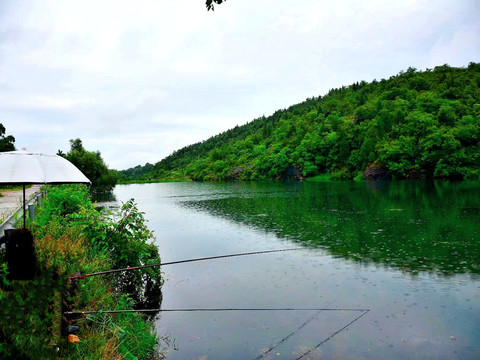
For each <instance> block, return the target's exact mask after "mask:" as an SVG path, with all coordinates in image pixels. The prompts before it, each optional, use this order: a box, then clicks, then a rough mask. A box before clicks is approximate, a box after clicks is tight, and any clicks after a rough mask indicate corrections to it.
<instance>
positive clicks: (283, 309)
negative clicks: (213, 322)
mask: <svg viewBox="0 0 480 360" xmlns="http://www.w3.org/2000/svg"><path fill="white" fill-rule="evenodd" d="M209 311H211V312H213V311H352V312H353V311H355V312H368V311H370V309H349V308H197V309H126V310H92V311H65V312H64V313H63V314H64V315H71V316H78V315H93V314H124V313H148V312H209ZM349 325H350V324H349ZM347 326H348V325H347Z"/></svg>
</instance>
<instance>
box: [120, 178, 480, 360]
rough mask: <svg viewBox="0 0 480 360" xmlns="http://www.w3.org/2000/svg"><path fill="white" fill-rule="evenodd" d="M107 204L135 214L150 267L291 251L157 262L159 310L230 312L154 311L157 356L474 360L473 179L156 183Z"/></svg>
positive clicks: (477, 237)
mask: <svg viewBox="0 0 480 360" xmlns="http://www.w3.org/2000/svg"><path fill="white" fill-rule="evenodd" d="M115 196H116V198H117V200H118V201H122V202H125V201H127V200H128V199H130V198H134V199H135V200H136V202H137V204H138V207H139V209H140V210H141V211H143V212H145V216H146V218H147V219H148V220H149V227H150V228H151V229H152V230H154V231H155V235H156V243H157V245H158V247H159V249H160V254H161V256H162V261H163V262H170V261H176V260H183V259H189V258H197V257H208V256H216V255H225V254H234V253H242V252H252V251H263V250H272V249H291V248H300V249H301V250H295V251H286V252H277V253H269V254H259V255H251V256H241V257H232V258H225V259H218V260H210V261H201V262H191V263H185V264H178V265H170V266H163V267H162V271H163V273H164V276H165V284H164V286H163V289H162V291H163V302H162V308H163V309H206V308H208V309H243V310H235V311H226V310H223V311H194V312H162V313H161V314H160V315H159V319H158V321H157V330H158V333H159V334H160V335H165V334H167V335H168V336H169V337H170V338H171V339H172V342H173V340H174V345H173V344H171V347H170V349H169V352H168V356H167V359H169V360H176V359H182V360H185V359H197V360H200V359H202V360H205V359H208V360H216V359H220V360H227V359H242V360H243V359H479V358H480V226H479V224H480V183H478V182H477V183H468V182H457V183H448V182H409V181H402V182H371V183H370V182H358V183H357V182H320V183H280V182H273V183H160V184H143V185H119V186H117V187H116V189H115ZM287 308H288V309H290V310H280V309H287ZM248 309H265V310H257V311H253V310H248ZM266 309H279V310H266ZM307 309H311V310H307ZM321 309H323V310H321Z"/></svg>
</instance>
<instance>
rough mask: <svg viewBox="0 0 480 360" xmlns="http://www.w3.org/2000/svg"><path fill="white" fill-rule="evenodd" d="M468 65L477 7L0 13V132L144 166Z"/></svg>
mask: <svg viewBox="0 0 480 360" xmlns="http://www.w3.org/2000/svg"><path fill="white" fill-rule="evenodd" d="M470 62H480V1H479V0H395V1H390V0H388V1H387V0H384V1H380V0H369V1H365V0H335V1H331V0H227V1H226V2H224V3H223V4H221V5H217V6H216V7H215V11H213V12H212V11H207V10H206V8H205V1H204V0H175V1H172V0H152V1H148V0H135V1H132V0H115V1H109V0H102V1H98V0H94V1H90V0H82V1H78V0H75V1H70V0H58V1H49V0H42V1H35V0H25V1H23V0H0V123H2V124H3V125H4V126H5V128H6V134H7V135H13V136H14V137H15V139H16V141H15V146H16V147H17V149H22V148H26V149H27V150H29V151H35V152H44V153H49V154H50V153H51V154H55V153H56V152H57V151H58V150H62V151H63V152H68V150H69V149H70V145H69V140H70V139H75V138H80V139H81V140H82V141H83V144H84V147H85V148H86V149H87V150H89V151H100V153H101V154H102V157H103V158H104V160H105V162H106V164H107V165H108V166H109V167H110V168H114V169H118V170H122V169H127V168H130V167H134V166H137V165H144V164H145V163H146V162H150V163H152V164H153V163H156V162H158V161H160V160H161V159H163V158H164V157H166V156H168V155H170V154H171V153H172V152H174V151H175V150H178V149H180V148H182V147H184V146H187V145H190V144H193V143H196V142H199V141H203V140H206V139H208V138H209V137H211V136H213V135H216V134H218V133H221V132H224V131H226V130H228V129H230V128H233V127H235V126H236V125H243V124H245V123H247V122H250V121H252V120H254V119H256V118H259V117H261V116H263V115H265V116H268V115H271V114H272V113H273V112H275V111H276V110H278V109H284V108H288V107H289V106H291V105H294V104H297V103H299V102H302V101H304V100H305V99H307V98H311V97H313V96H319V95H324V94H325V93H327V92H328V91H329V90H330V89H332V88H338V87H341V86H348V85H350V84H352V83H354V82H357V81H361V80H365V81H372V80H374V79H377V80H380V79H382V78H385V79H388V78H389V77H390V76H392V75H396V74H398V73H399V72H400V71H402V70H406V69H407V68H408V67H414V68H416V69H418V70H426V69H432V68H434V67H435V66H439V65H443V64H449V65H451V66H458V67H463V66H468V64H469V63H470Z"/></svg>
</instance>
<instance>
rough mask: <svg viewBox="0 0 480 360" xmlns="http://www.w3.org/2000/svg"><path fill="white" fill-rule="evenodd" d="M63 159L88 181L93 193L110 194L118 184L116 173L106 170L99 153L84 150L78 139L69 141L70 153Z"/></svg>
mask: <svg viewBox="0 0 480 360" xmlns="http://www.w3.org/2000/svg"><path fill="white" fill-rule="evenodd" d="M59 154H62V153H61V152H60V151H59ZM65 158H66V159H67V160H68V161H70V162H71V163H72V164H74V165H75V166H76V167H77V168H78V169H79V170H80V171H81V172H82V173H83V174H85V176H86V177H87V178H88V179H90V181H91V182H92V191H93V192H96V193H108V192H111V191H112V190H113V188H114V187H115V185H116V184H117V182H118V175H117V172H116V171H115V170H109V169H108V167H107V165H106V164H105V162H104V161H103V158H102V156H101V154H100V152H99V151H96V152H94V151H87V150H85V149H84V147H83V144H82V140H80V139H75V140H70V151H69V152H68V153H67V154H66V155H65Z"/></svg>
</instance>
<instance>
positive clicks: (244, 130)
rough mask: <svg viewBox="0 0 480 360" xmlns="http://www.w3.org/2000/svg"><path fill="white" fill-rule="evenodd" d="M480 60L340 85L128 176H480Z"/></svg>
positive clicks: (139, 178) (125, 172)
mask: <svg viewBox="0 0 480 360" xmlns="http://www.w3.org/2000/svg"><path fill="white" fill-rule="evenodd" d="M479 85H480V64H477V63H470V64H469V65H468V67H466V68H454V67H450V66H448V65H443V66H438V67H435V69H428V70H426V71H417V70H416V69H413V68H409V69H408V70H406V71H404V72H403V71H402V72H400V73H399V74H398V75H396V76H392V77H391V78H390V79H388V80H385V79H382V80H381V81H375V80H374V81H373V82H371V83H367V82H365V81H361V82H357V83H354V84H352V85H350V86H347V87H342V88H339V89H332V90H330V92H329V93H328V94H326V95H325V96H319V97H313V98H311V99H307V100H306V101H304V102H302V103H300V104H297V105H293V106H291V107H289V108H288V109H284V110H278V111H276V112H275V113H274V114H272V115H271V116H268V117H261V118H258V119H255V120H253V121H252V122H250V123H248V124H246V125H243V126H237V127H235V128H233V129H231V130H228V131H226V132H224V133H221V134H219V135H216V136H213V137H211V138H209V139H208V140H206V141H203V142H201V143H197V144H194V145H190V146H187V147H184V148H183V149H180V150H178V151H175V152H174V153H173V154H171V155H170V156H168V157H166V158H165V159H163V160H161V161H159V162H158V163H156V164H155V165H152V164H148V163H147V164H146V165H145V166H140V165H139V166H137V167H135V168H131V169H128V170H123V171H120V172H119V178H120V180H121V181H122V180H123V181H154V180H162V179H163V180H167V179H192V180H199V181H207V180H208V181H209V180H213V181H216V180H237V179H241V180H262V179H269V178H271V179H278V178H285V177H290V178H309V177H315V176H318V175H323V174H327V175H328V176H331V177H332V178H342V179H351V178H361V177H365V176H368V177H384V176H388V177H391V178H418V177H426V178H444V179H447V178H448V179H479V178H480V89H479Z"/></svg>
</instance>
